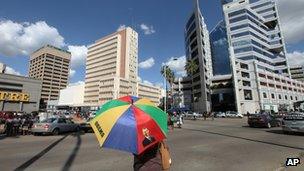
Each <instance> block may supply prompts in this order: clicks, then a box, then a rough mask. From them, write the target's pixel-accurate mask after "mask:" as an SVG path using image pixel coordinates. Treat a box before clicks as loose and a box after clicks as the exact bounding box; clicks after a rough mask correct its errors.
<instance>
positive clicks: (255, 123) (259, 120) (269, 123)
mask: <svg viewBox="0 0 304 171" xmlns="http://www.w3.org/2000/svg"><path fill="white" fill-rule="evenodd" d="M247 122H248V125H249V126H250V127H267V128H271V127H277V126H280V125H281V121H280V119H279V118H277V117H275V116H274V115H271V114H267V113H260V114H250V115H249V117H248V120H247Z"/></svg>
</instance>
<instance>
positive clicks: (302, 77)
mask: <svg viewBox="0 0 304 171" xmlns="http://www.w3.org/2000/svg"><path fill="white" fill-rule="evenodd" d="M289 69H290V75H291V78H292V79H295V80H299V81H303V82H304V66H303V65H296V66H290V68H289Z"/></svg>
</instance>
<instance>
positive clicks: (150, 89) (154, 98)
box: [137, 82, 163, 106]
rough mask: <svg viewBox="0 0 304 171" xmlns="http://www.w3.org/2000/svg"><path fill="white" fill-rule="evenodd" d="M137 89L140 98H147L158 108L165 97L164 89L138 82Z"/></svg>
mask: <svg viewBox="0 0 304 171" xmlns="http://www.w3.org/2000/svg"><path fill="white" fill-rule="evenodd" d="M137 87H138V90H137V95H138V97H139V98H147V99H149V100H151V102H153V103H154V104H155V105H156V106H158V105H159V104H160V99H161V98H162V97H163V96H162V91H163V89H162V88H160V87H157V86H153V85H150V84H145V83H141V82H138V85H137Z"/></svg>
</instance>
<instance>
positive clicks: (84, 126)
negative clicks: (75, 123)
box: [80, 117, 93, 133]
mask: <svg viewBox="0 0 304 171" xmlns="http://www.w3.org/2000/svg"><path fill="white" fill-rule="evenodd" d="M92 119H93V117H92V118H89V119H87V120H86V122H84V123H81V124H80V128H81V130H82V131H84V132H86V133H87V132H93V128H92V127H91V125H90V121H91V120H92Z"/></svg>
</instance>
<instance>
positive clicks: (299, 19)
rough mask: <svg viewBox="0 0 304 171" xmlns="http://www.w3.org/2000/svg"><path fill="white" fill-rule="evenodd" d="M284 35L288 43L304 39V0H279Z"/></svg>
mask: <svg viewBox="0 0 304 171" xmlns="http://www.w3.org/2000/svg"><path fill="white" fill-rule="evenodd" d="M277 2H278V9H279V16H280V20H281V26H282V31H283V35H284V37H285V40H286V42H287V43H298V42H301V41H304V10H303V7H304V1H303V0H292V1H291V0H277Z"/></svg>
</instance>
